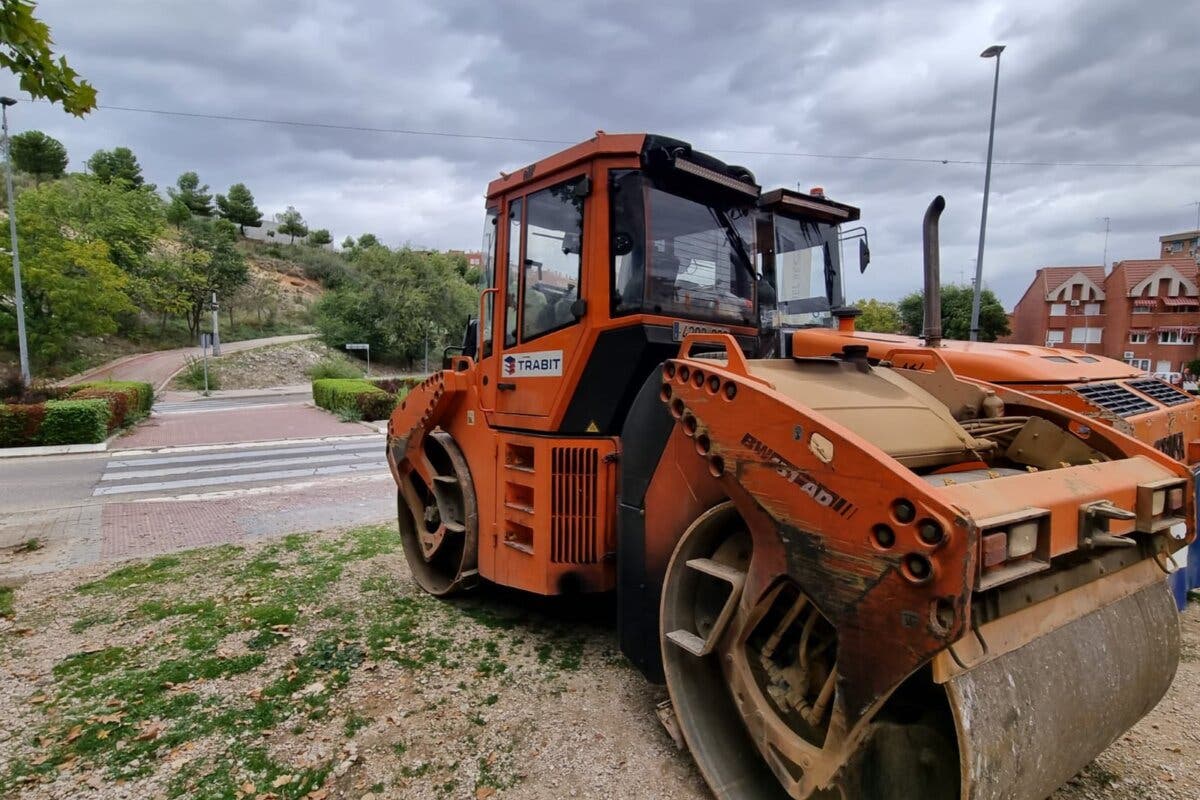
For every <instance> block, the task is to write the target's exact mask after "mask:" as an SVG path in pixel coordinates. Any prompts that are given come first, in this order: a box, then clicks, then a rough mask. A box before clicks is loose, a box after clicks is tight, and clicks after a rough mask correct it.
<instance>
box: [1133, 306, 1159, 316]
mask: <svg viewBox="0 0 1200 800" xmlns="http://www.w3.org/2000/svg"><path fill="white" fill-rule="evenodd" d="M1153 311H1154V306H1138V305H1135V306H1134V307H1133V313H1135V314H1150V313H1152V312H1153Z"/></svg>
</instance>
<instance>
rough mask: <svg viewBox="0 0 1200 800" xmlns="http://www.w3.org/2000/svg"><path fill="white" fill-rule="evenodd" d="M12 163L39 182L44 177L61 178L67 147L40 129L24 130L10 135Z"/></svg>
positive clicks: (65, 161) (64, 166) (64, 167)
mask: <svg viewBox="0 0 1200 800" xmlns="http://www.w3.org/2000/svg"><path fill="white" fill-rule="evenodd" d="M10 141H11V147H12V160H13V164H14V165H15V166H16V168H17V169H19V170H21V172H28V173H29V174H30V175H33V176H34V177H35V178H36V179H37V182H38V183H39V184H40V183H41V182H42V181H43V180H45V179H46V178H61V177H62V176H63V173H64V172H66V170H67V148H65V147H63V145H62V142H60V141H58V140H57V139H55V138H53V137H51V136H47V135H46V134H44V133H42V132H41V131H25V132H24V133H18V134H17V135H16V136H14V137H12V139H11V140H10Z"/></svg>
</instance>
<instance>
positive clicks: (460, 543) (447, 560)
mask: <svg viewBox="0 0 1200 800" xmlns="http://www.w3.org/2000/svg"><path fill="white" fill-rule="evenodd" d="M410 466H411V469H409V470H407V474H406V475H405V476H404V478H403V479H402V480H401V481H400V490H399V492H398V493H397V506H398V508H397V517H398V520H399V526H400V540H401V542H402V543H403V545H404V555H405V557H406V558H407V560H408V566H409V569H410V570H411V571H412V575H413V579H414V580H416V582H417V584H418V585H419V586H420V587H421V588H422V589H424V590H425V591H427V592H429V593H430V594H433V595H438V596H443V595H450V594H454V593H455V592H460V591H464V590H467V589H470V588H472V587H474V586H475V585H476V584H477V583H478V581H479V572H478V570H477V569H476V565H477V563H478V543H479V503H478V500H477V499H476V497H475V485H474V483H472V481H471V472H470V470H469V469H468V468H467V460H466V458H464V457H463V454H462V450H460V449H459V447H458V445H457V444H455V442H454V437H452V436H451V435H450V434H448V433H446V432H445V431H442V430H436V431H433V432H432V433H430V434H429V435H427V436H425V437H424V438H423V439H422V446H421V453H420V454H419V456H418V460H417V461H415V462H413V463H411V465H410Z"/></svg>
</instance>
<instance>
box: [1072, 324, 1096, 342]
mask: <svg viewBox="0 0 1200 800" xmlns="http://www.w3.org/2000/svg"><path fill="white" fill-rule="evenodd" d="M1103 332H1104V330H1103V329H1102V328H1071V344H1099V343H1100V334H1102V333H1103Z"/></svg>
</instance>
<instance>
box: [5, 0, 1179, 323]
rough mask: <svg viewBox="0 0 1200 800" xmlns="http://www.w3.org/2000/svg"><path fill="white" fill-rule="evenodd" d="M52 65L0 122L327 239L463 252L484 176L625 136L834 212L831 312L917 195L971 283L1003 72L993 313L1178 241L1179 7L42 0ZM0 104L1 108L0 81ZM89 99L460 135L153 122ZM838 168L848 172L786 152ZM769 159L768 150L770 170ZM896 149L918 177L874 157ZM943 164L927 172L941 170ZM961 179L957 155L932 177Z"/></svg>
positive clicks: (884, 286) (903, 239)
mask: <svg viewBox="0 0 1200 800" xmlns="http://www.w3.org/2000/svg"><path fill="white" fill-rule="evenodd" d="M38 10H39V13H40V14H41V15H42V17H43V18H44V19H45V20H46V21H47V22H48V23H49V24H50V25H51V27H52V29H53V31H54V36H55V39H56V42H57V44H58V47H59V48H60V49H61V50H62V52H63V53H65V54H66V55H67V56H68V57H69V59H70V60H71V62H72V64H73V65H74V66H75V68H76V69H78V70H79V71H80V72H81V73H82V74H84V75H85V76H86V77H87V78H88V79H90V80H91V81H92V83H94V84H95V85H96V87H97V88H98V89H99V91H100V103H101V105H102V106H108V107H109V108H101V109H99V110H97V111H95V112H94V113H93V114H91V115H89V116H88V117H87V118H86V119H84V120H75V119H72V118H70V117H68V116H67V115H65V114H63V113H62V112H61V111H59V110H58V109H56V108H53V107H50V106H48V105H46V104H43V103H33V104H21V105H20V106H18V107H17V108H16V109H14V110H13V111H12V114H11V122H12V125H13V128H14V130H22V129H27V128H38V129H41V130H45V131H46V132H48V133H50V134H51V135H53V136H56V137H58V138H60V139H61V140H62V141H63V142H64V143H65V144H66V145H67V147H68V150H69V151H70V153H71V156H72V159H73V166H74V167H76V168H79V167H81V166H82V163H83V161H84V160H86V158H87V157H88V156H89V155H90V154H91V153H92V152H93V151H94V150H96V149H99V148H108V147H114V146H118V145H126V146H129V147H131V148H132V149H133V150H134V151H135V152H136V153H137V155H138V157H139V158H140V160H141V161H142V163H143V166H144V169H145V171H146V174H147V176H148V179H149V180H151V181H153V182H155V183H157V184H158V185H159V186H160V187H165V186H166V185H169V184H171V183H173V182H174V179H175V177H176V176H178V174H179V173H181V172H183V171H185V170H195V171H197V172H198V173H199V174H200V176H201V179H202V180H203V181H204V182H206V183H208V184H210V185H211V186H212V187H213V189H214V190H216V191H224V190H225V189H226V188H227V187H228V186H229V185H230V184H231V183H233V182H236V181H244V182H245V183H246V184H247V185H249V186H250V188H251V189H252V191H254V193H255V196H256V198H257V199H258V201H259V205H260V207H261V208H263V210H264V211H265V212H267V213H268V214H271V213H275V212H277V211H280V210H282V209H283V208H284V207H285V206H287V205H295V206H296V207H297V208H299V209H300V210H301V211H302V212H303V213H304V214H305V216H306V217H307V218H308V220H309V221H310V223H311V224H313V225H315V226H318V227H328V228H330V229H331V230H333V231H334V233H335V236H336V237H337V238H339V239H340V238H342V237H343V236H345V235H347V234H351V235H357V234H359V233H361V232H364V231H372V232H375V233H376V234H378V235H380V236H381V237H382V238H383V239H384V240H385V241H388V242H390V243H393V244H399V243H402V242H410V243H413V244H417V245H421V246H430V247H439V248H449V247H459V248H469V247H473V246H476V243H477V242H478V241H479V238H480V231H481V225H482V211H483V209H482V195H483V191H484V188H485V186H486V183H487V181H488V180H490V179H491V178H493V177H495V175H496V174H497V173H498V172H499V171H500V170H511V169H513V168H514V167H517V166H521V165H523V164H526V163H529V162H530V161H533V160H535V159H537V158H539V157H540V156H543V155H547V154H549V153H550V152H553V151H554V150H555V149H558V145H555V144H547V143H535V142H530V141H507V140H506V139H514V138H515V139H523V140H549V141H555V142H557V141H563V142H572V141H578V140H582V139H584V138H587V137H588V136H590V135H591V134H592V132H593V131H595V130H597V129H604V130H607V131H614V132H615V131H632V130H649V131H654V132H659V133H664V134H667V135H671V136H676V137H678V138H683V139H687V140H689V141H692V142H693V143H694V144H696V145H697V146H698V147H701V148H705V149H709V150H711V151H712V152H713V153H714V154H716V155H718V156H719V157H721V158H723V159H725V160H727V161H729V162H731V163H740V164H744V165H746V166H748V167H750V168H751V169H752V170H754V172H755V173H756V175H757V176H758V178H759V181H760V182H761V183H763V184H764V185H765V186H777V185H785V186H797V185H799V186H800V187H801V188H804V189H807V188H808V187H810V186H816V185H820V186H824V187H825V188H826V191H827V192H828V194H829V195H830V196H831V197H834V198H835V199H839V200H842V201H845V202H849V203H852V204H855V205H858V206H860V207H861V208H862V209H863V222H864V224H865V225H866V226H867V227H868V229H869V230H870V233H871V245H872V254H873V263H872V265H871V267H870V269H869V270H868V272H867V273H866V275H865V276H861V277H860V276H858V275H857V274H855V275H853V276H852V277H851V278H850V279H849V286H848V292H849V295H850V297H861V296H876V297H884V298H894V297H897V296H899V295H901V294H903V293H905V292H907V291H909V290H911V289H912V288H914V287H916V286H917V285H918V284H919V280H920V279H919V269H920V255H919V254H920V218H921V214H922V212H923V209H924V206H925V204H926V203H927V202H928V201H929V200H930V199H931V198H932V197H933V196H934V195H935V194H939V193H940V194H944V195H945V196H946V198H947V201H948V210H947V212H946V215H945V217H944V218H943V225H942V236H943V239H942V244H943V254H942V265H943V275H944V276H945V277H946V278H947V279H948V280H959V279H964V278H965V279H968V280H969V279H970V276H971V274H972V270H973V259H974V257H975V247H976V242H977V237H978V230H979V227H978V226H979V210H980V203H981V199H982V186H983V166H982V164H981V163H979V162H981V161H982V159H983V156H984V154H985V150H986V139H987V123H988V113H989V108H990V105H989V104H990V100H991V81H992V69H993V62H991V61H984V60H981V59H979V58H978V53H979V52H980V51H981V50H982V49H983V48H984V47H986V46H987V45H989V44H992V43H993V42H1003V43H1005V44H1006V45H1007V46H1008V49H1007V50H1006V51H1005V53H1004V56H1003V62H1002V65H1001V79H1000V102H999V114H998V123H997V133H996V159H997V161H998V162H1038V163H1029V164H1018V163H998V164H997V165H996V167H995V168H994V172H993V181H992V197H991V207H990V213H989V220H988V244H987V253H986V256H985V259H984V263H985V280H986V282H987V284H988V285H989V286H991V287H992V288H994V289H996V290H997V291H998V293H999V294H1000V295H1001V298H1002V299H1003V300H1004V301H1005V302H1006V304H1009V305H1011V303H1013V302H1014V301H1015V300H1016V299H1017V297H1019V295H1020V292H1021V291H1022V290H1023V289H1024V287H1025V286H1026V285H1027V283H1028V281H1029V278H1030V276H1031V273H1032V270H1033V269H1034V268H1036V267H1038V266H1043V265H1047V264H1084V263H1099V262H1100V260H1101V257H1102V254H1103V248H1104V233H1103V231H1104V224H1105V223H1104V222H1103V219H1102V218H1104V217H1108V218H1110V224H1111V234H1110V237H1109V243H1108V256H1109V260H1110V261H1111V260H1115V259H1120V258H1138V257H1151V256H1154V255H1157V252H1158V241H1157V238H1158V236H1160V235H1161V234H1164V233H1168V232H1174V231H1178V230H1183V229H1187V228H1190V227H1192V226H1193V225H1195V223H1196V209H1195V206H1191V207H1189V206H1188V205H1187V204H1188V203H1191V202H1193V201H1196V200H1200V185H1198V184H1200V181H1198V178H1200V168H1198V167H1197V166H1176V167H1169V168H1167V167H1162V168H1152V167H1115V166H1111V167H1081V166H1064V165H1054V164H1052V163H1048V162H1084V163H1122V164H1126V163H1129V164H1174V165H1200V137H1197V135H1196V130H1197V122H1198V121H1200V120H1198V117H1200V49H1197V48H1196V47H1195V46H1194V36H1195V31H1196V29H1197V26H1198V25H1200V9H1198V8H1197V7H1196V5H1195V4H1194V3H1178V2H1170V1H1169V0H1156V1H1155V2H1141V3H1138V4H1131V3H1128V2H1084V0H1066V1H1065V2H1057V3H1046V2H1044V0H1017V1H1016V2H987V3H941V4H939V3H933V2H912V1H911V0H910V2H886V1H878V2H862V3H855V4H837V5H831V4H822V5H818V4H815V3H807V2H804V3H798V2H794V0H793V1H792V2H788V1H787V0H766V1H764V2H759V3H729V2H726V1H725V0H722V2H711V0H702V1H700V2H667V1H666V0H660V1H659V2H645V0H638V1H637V2H630V1H627V0H619V1H617V2H607V3H593V2H584V1H583V0H558V1H557V2H553V3H546V2H504V1H503V0H501V2H492V3H479V2H465V1H461V0H419V1H416V0H410V1H408V2H398V3H386V4H385V3H357V4H356V3H350V2H333V1H332V0H297V1H296V2H287V3H283V2H274V1H273V0H271V1H267V2H259V3H242V2H235V1H234V0H213V2H208V3H203V4H198V3H186V2H161V3H154V4H147V3H144V2H135V1H134V0H125V1H124V2H109V3H103V4H101V3H92V2H84V0H57V1H56V2H44V3H42V4H41V5H40V6H39V9H38ZM0 91H4V92H6V93H8V94H13V95H14V96H17V97H20V96H21V95H20V94H18V93H17V87H16V81H15V79H13V78H11V77H10V76H7V75H6V76H3V77H2V78H0ZM115 106H122V107H128V108H141V109H160V110H169V111H179V112H191V113H196V114H201V115H216V116H227V117H254V118H258V119H266V120H291V121H301V122H314V123H323V124H327V125H337V126H345V127H360V128H374V129H381V128H384V129H404V130H410V131H429V132H443V133H456V134H472V135H478V136H482V137H498V138H492V139H488V138H471V137H456V136H428V135H401V134H397V133H387V132H378V131H375V132H372V131H353V130H345V129H332V128H320V127H309V126H293V125H283V124H267V123H256V122H244V121H235V120H221V119H211V118H206V117H180V116H166V115H155V114H146V113H136V112H132V111H121V110H117V109H115V108H112V107H115ZM800 153H804V154H820V155H824V156H831V155H834V156H860V157H863V156H865V157H869V158H827V157H803V156H799V155H796V154H800ZM782 154H790V155H782ZM893 158H900V159H904V158H915V159H925V161H920V160H918V161H906V160H890V159H893ZM943 160H944V161H945V162H947V163H942V161H943ZM963 161H965V162H971V163H956V162H963Z"/></svg>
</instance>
